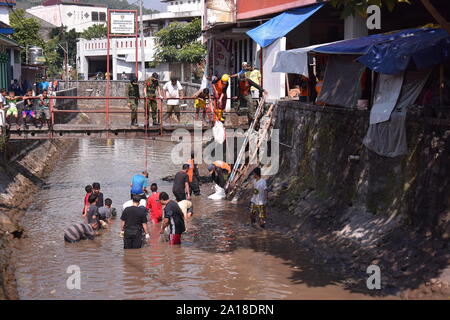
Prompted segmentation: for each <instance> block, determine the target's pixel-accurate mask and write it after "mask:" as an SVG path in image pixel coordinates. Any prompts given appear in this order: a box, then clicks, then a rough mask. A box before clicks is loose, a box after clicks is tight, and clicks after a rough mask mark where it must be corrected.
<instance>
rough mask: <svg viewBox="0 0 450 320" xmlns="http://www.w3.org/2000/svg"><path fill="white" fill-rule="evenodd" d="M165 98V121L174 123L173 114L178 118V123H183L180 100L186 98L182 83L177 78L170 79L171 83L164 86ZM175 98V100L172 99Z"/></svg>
mask: <svg viewBox="0 0 450 320" xmlns="http://www.w3.org/2000/svg"><path fill="white" fill-rule="evenodd" d="M163 91H164V98H166V99H169V100H167V114H166V116H165V119H169V122H172V121H171V119H172V116H173V113H175V115H176V117H177V121H178V123H179V122H180V121H181V112H180V100H179V99H183V98H184V90H183V87H182V86H181V83H180V81H178V80H177V78H174V77H172V78H170V81H169V82H167V83H166V84H165V85H164V88H163ZM171 98H174V99H171Z"/></svg>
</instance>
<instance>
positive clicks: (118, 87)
mask: <svg viewBox="0 0 450 320" xmlns="http://www.w3.org/2000/svg"><path fill="white" fill-rule="evenodd" d="M69 83H70V85H69V86H70V87H76V88H78V95H79V96H98V97H104V96H106V83H107V82H106V81H104V80H86V81H70V82H69ZM129 83H130V81H120V80H119V81H111V82H110V85H111V87H110V95H111V97H126V96H127V91H126V89H127V85H128V84H129ZM181 84H182V86H183V88H184V90H185V95H186V96H187V97H191V96H192V95H193V94H194V93H195V92H197V91H198V90H199V89H200V85H199V84H196V83H187V82H182V83H181ZM61 85H62V86H64V82H62V83H61ZM139 87H140V93H141V97H143V96H144V85H143V83H142V82H140V83H139ZM161 89H162V85H161ZM126 103H127V102H126V100H110V106H111V107H113V108H114V107H116V108H120V107H124V106H126ZM186 103H188V104H189V105H190V106H191V105H192V106H193V102H192V101H186ZM79 104H80V105H82V104H88V105H90V106H92V107H99V108H104V106H105V101H104V100H80V101H79Z"/></svg>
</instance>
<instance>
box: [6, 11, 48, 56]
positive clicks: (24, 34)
mask: <svg viewBox="0 0 450 320" xmlns="http://www.w3.org/2000/svg"><path fill="white" fill-rule="evenodd" d="M10 24H11V27H12V28H13V29H14V33H13V34H12V35H11V38H13V39H14V40H15V41H17V43H18V44H19V45H20V46H21V47H23V48H27V47H29V46H38V47H41V48H43V45H44V40H43V39H42V38H41V37H40V36H39V29H40V28H41V26H40V24H39V22H38V21H37V20H36V19H33V18H27V17H25V11H24V10H22V9H19V10H15V11H13V13H12V14H11V15H10ZM22 61H26V52H25V51H22Z"/></svg>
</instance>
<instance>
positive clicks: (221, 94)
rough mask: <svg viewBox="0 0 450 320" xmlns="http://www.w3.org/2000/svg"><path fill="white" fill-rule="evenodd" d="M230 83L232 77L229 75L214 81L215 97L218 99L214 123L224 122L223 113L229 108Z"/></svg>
mask: <svg viewBox="0 0 450 320" xmlns="http://www.w3.org/2000/svg"><path fill="white" fill-rule="evenodd" d="M229 82H230V76H229V75H228V74H224V75H223V76H222V78H220V80H216V81H213V83H212V84H213V86H212V87H213V95H214V98H215V99H216V101H215V104H216V105H215V107H214V121H222V122H224V121H225V119H224V118H223V111H224V110H225V108H226V106H227V99H228V97H227V90H228V86H229Z"/></svg>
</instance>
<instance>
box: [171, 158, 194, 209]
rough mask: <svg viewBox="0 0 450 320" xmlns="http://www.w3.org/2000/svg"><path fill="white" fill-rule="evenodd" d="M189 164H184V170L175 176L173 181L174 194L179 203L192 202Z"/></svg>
mask: <svg viewBox="0 0 450 320" xmlns="http://www.w3.org/2000/svg"><path fill="white" fill-rule="evenodd" d="M189 167H190V166H189V164H183V167H182V170H181V171H179V172H178V173H177V174H176V175H175V179H174V180H173V187H172V192H173V195H174V196H175V198H176V199H177V202H179V201H182V200H191V191H190V188H189V176H188V174H187V172H188V171H189Z"/></svg>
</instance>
